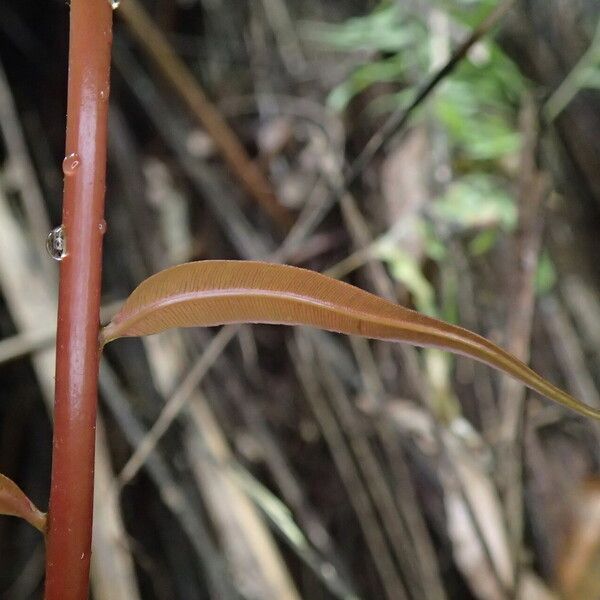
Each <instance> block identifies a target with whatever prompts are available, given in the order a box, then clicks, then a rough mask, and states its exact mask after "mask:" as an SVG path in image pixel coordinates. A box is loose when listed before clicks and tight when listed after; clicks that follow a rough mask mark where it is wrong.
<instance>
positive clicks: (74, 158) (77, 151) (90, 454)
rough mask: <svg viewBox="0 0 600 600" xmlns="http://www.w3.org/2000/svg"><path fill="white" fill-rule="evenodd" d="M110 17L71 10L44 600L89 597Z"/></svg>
mask: <svg viewBox="0 0 600 600" xmlns="http://www.w3.org/2000/svg"><path fill="white" fill-rule="evenodd" d="M111 40H112V9H111V6H110V4H109V3H108V2H107V0H71V29H70V41H69V91H68V104H67V140H66V154H67V158H66V159H65V163H64V170H65V186H64V200H63V226H64V231H65V235H66V247H67V255H66V256H65V257H64V258H63V260H62V262H61V268H60V286H59V301H58V327H57V340H56V359H57V360H56V392H55V409H54V441H53V452H52V483H51V491H50V511H49V530H48V538H47V556H46V591H45V598H46V600H85V598H87V597H88V587H89V567H90V554H91V552H90V547H91V538H92V504H93V489H94V444H95V433H96V404H97V387H98V359H99V349H98V327H99V312H100V280H101V269H102V237H103V234H104V230H105V229H106V225H105V224H104V220H103V214H104V188H105V170H106V137H107V117H108V90H109V76H110V47H111Z"/></svg>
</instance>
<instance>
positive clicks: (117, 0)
mask: <svg viewBox="0 0 600 600" xmlns="http://www.w3.org/2000/svg"><path fill="white" fill-rule="evenodd" d="M108 3H109V4H110V7H111V8H112V9H113V10H115V9H116V8H119V4H121V0H108Z"/></svg>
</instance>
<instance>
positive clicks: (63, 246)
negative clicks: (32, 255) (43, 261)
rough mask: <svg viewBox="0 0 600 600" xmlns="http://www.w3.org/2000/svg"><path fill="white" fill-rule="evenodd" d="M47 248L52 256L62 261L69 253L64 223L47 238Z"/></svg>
mask: <svg viewBox="0 0 600 600" xmlns="http://www.w3.org/2000/svg"><path fill="white" fill-rule="evenodd" d="M46 250H47V251H48V254H49V255H50V258H53V259H54V260H58V261H61V260H62V259H63V258H64V257H65V256H66V255H67V240H66V237H65V228H64V227H63V226H62V225H59V226H58V227H55V228H54V229H53V230H52V231H51V232H50V233H49V234H48V237H47V238H46Z"/></svg>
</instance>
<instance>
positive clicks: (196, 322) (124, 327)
mask: <svg viewBox="0 0 600 600" xmlns="http://www.w3.org/2000/svg"><path fill="white" fill-rule="evenodd" d="M226 323H270V324H284V325H309V326H312V327H318V328H320V329H325V330H328V331H334V332H339V333H345V334H352V335H359V336H362V337H368V338H374V339H381V340H389V341H394V342H406V343H409V344H412V345H414V346H430V347H435V348H440V349H442V350H448V351H450V352H454V353H456V354H462V355H464V356H468V357H470V358H473V359H475V360H478V361H480V362H483V363H485V364H487V365H489V366H491V367H494V368H496V369H498V370H500V371H502V372H504V373H506V374H508V375H511V376H512V377H514V378H515V379H517V380H519V381H520V382H521V383H523V384H525V385H526V386H528V387H530V388H531V389H533V390H535V391H537V392H539V393H540V394H542V395H544V396H546V397H547V398H550V399H551V400H554V401H555V402H558V403H559V404H562V405H563V406H566V407H569V408H571V409H572V410H575V411H577V412H579V413H581V414H583V415H586V416H590V417H594V418H597V419H598V418H600V410H596V409H594V408H591V407H589V406H587V405H585V404H583V403H582V402H579V401H578V400H576V399H575V398H573V397H571V396H569V395H568V394H567V393H565V392H563V391H562V390H560V389H558V388H557V387H555V386H554V385H552V384H551V383H549V382H548V381H546V380H545V379H544V378H543V377H541V376H540V375H538V374H537V373H535V372H534V371H532V370H531V369H530V368H529V367H527V365H525V364H524V363H522V362H521V361H520V360H518V359H517V358H515V357H514V356H513V355H511V354H509V353H508V352H506V351H505V350H502V349H501V348H500V347H498V346H496V345H495V344H493V343H492V342H490V341H489V340H487V339H485V338H483V337H481V336H479V335H477V334H475V333H472V332H471V331H468V330H466V329H463V328H461V327H457V326H455V325H451V324H449V323H444V322H443V321H439V320H437V319H434V318H432V317H428V316H426V315H423V314H421V313H418V312H416V311H413V310H410V309H407V308H404V307H402V306H399V305H397V304H394V303H392V302H388V301H387V300H384V299H382V298H379V297H377V296H374V295H373V294H370V293H369V292H365V291H364V290H361V289H359V288H356V287H354V286H351V285H349V284H347V283H343V282H341V281H338V280H335V279H331V278H329V277H326V276H324V275H321V274H319V273H315V272H313V271H308V270H306V269H299V268H297V267H290V266H286V265H276V264H268V263H262V262H253V261H227V260H216V261H200V262H193V263H186V264H183V265H179V266H176V267H171V268H169V269H166V270H164V271H161V272H160V273H157V274H156V275H153V276H152V277H150V278H148V279H146V280H145V281H144V282H142V283H141V284H140V285H139V286H138V287H137V288H136V289H135V290H134V292H133V293H132V294H131V296H130V297H129V298H128V299H127V301H126V302H125V304H124V305H123V307H122V309H121V310H120V311H119V313H118V314H117V315H116V316H115V317H114V318H113V320H112V321H111V322H110V323H109V324H108V325H107V326H106V327H104V328H103V330H102V331H101V334H100V342H101V344H102V345H104V344H106V343H107V342H110V341H111V340H114V339H117V338H119V337H125V336H141V335H150V334H153V333H159V332H161V331H164V330H166V329H171V328H174V327H209V326H213V325H223V324H226Z"/></svg>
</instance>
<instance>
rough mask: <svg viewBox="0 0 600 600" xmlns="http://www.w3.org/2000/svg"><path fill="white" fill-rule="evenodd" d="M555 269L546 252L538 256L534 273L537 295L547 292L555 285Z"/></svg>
mask: <svg viewBox="0 0 600 600" xmlns="http://www.w3.org/2000/svg"><path fill="white" fill-rule="evenodd" d="M556 279H557V275H556V269H555V268H554V263H553V262H552V259H551V258H550V255H549V254H548V252H543V253H542V255H541V256H540V259H539V261H538V265H537V271H536V273H535V291H536V293H537V294H538V296H543V295H544V294H547V293H549V292H550V291H551V290H552V288H553V287H554V286H555V285H556Z"/></svg>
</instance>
